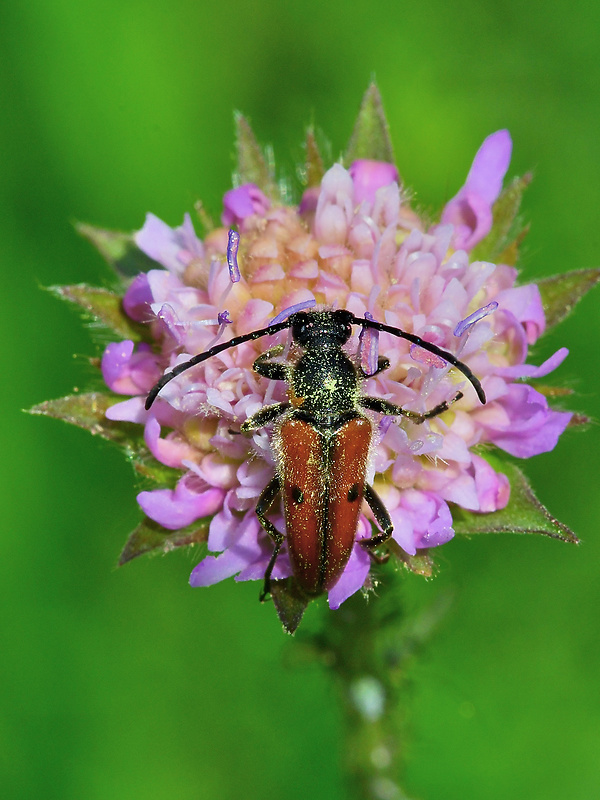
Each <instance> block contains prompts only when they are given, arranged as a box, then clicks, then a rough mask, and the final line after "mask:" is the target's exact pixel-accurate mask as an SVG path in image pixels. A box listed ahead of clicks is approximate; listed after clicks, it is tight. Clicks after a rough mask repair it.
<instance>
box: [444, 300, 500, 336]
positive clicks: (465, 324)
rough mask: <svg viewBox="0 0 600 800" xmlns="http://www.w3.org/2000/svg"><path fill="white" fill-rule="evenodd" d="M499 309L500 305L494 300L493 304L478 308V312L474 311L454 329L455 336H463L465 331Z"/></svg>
mask: <svg viewBox="0 0 600 800" xmlns="http://www.w3.org/2000/svg"><path fill="white" fill-rule="evenodd" d="M497 308H498V303H497V302H496V301H495V300H492V302H491V303H488V304H487V306H483V308H478V309H477V311H474V312H473V313H472V314H469V316H468V317H466V318H465V319H463V320H462V322H459V323H458V325H457V326H456V328H455V329H454V335H455V336H462V335H463V333H464V332H465V331H467V330H468V329H469V328H472V327H473V325H475V323H476V322H479V320H481V319H483V318H484V317H487V315H488V314H491V313H492V311H495V310H496V309H497Z"/></svg>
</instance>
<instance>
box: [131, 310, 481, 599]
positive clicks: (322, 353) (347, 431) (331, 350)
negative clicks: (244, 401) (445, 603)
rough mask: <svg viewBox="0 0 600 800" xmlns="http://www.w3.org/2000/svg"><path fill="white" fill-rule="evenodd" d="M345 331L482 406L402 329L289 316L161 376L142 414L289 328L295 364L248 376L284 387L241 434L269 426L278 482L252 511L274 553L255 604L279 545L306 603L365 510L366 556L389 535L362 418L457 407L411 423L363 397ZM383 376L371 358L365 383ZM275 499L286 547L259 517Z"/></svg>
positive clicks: (324, 583)
mask: <svg viewBox="0 0 600 800" xmlns="http://www.w3.org/2000/svg"><path fill="white" fill-rule="evenodd" d="M352 325H359V326H362V328H363V329H366V328H371V329H373V330H375V331H381V332H385V333H390V334H392V335H393V336H398V337H399V338H401V339H407V340H408V341H409V342H412V343H413V344H415V345H418V346H419V347H422V348H423V349H425V350H427V351H429V352H430V353H433V354H434V355H436V356H439V357H441V358H442V359H444V361H446V362H447V363H448V364H450V365H452V366H453V367H456V368H457V369H459V370H460V371H461V372H462V373H463V375H465V377H466V378H468V379H469V381H470V382H471V383H472V385H473V387H474V388H475V391H476V392H477V396H478V397H479V399H480V401H481V402H482V403H485V393H484V391H483V388H482V386H481V384H480V382H479V381H478V379H477V378H476V377H475V375H473V373H472V372H471V370H470V369H469V367H467V366H466V365H465V364H463V363H462V362H460V361H459V360H458V359H457V358H456V356H454V355H452V353H449V352H447V351H446V350H442V349H441V348H439V347H437V346H436V345H434V344H431V342H427V341H425V340H423V339H421V338H420V337H419V336H415V335H414V334H411V333H407V332H406V331H403V330H401V329H400V328H393V327H391V326H389V325H384V324H383V323H381V322H377V321H375V320H372V319H368V318H366V317H365V318H364V319H361V318H359V317H355V316H354V314H352V313H351V312H350V311H346V310H344V309H339V310H336V311H332V310H324V311H314V310H310V311H297V312H295V313H292V314H291V315H290V316H289V317H288V318H287V319H285V320H284V321H281V322H276V323H275V324H271V325H269V326H267V327H266V328H261V329H259V330H256V331H252V332H251V333H246V334H244V335H243V336H236V337H234V338H233V339H231V340H230V341H228V342H223V343H222V344H218V345H215V346H214V347H211V348H210V349H209V350H207V351H206V352H204V353H200V354H199V355H196V356H194V357H193V358H192V359H190V360H189V361H186V362H185V363H183V364H178V365H177V366H176V367H175V368H174V369H173V370H172V371H171V372H168V373H166V374H165V375H163V377H162V378H161V379H160V380H159V381H158V383H157V384H156V385H155V386H154V387H153V389H152V390H151V391H150V393H149V394H148V398H147V400H146V408H147V409H149V408H150V406H151V405H152V403H153V402H154V400H155V399H156V396H157V395H158V393H159V392H160V390H161V389H162V388H163V386H165V384H167V383H168V382H169V381H171V380H173V378H175V377H177V375H180V374H181V373H182V372H183V371H184V370H187V369H189V368H190V367H193V366H195V365H196V364H199V363H201V362H202V361H205V360H206V359H208V358H212V357H213V356H216V355H217V354H218V353H222V352H223V351H224V350H227V349H229V348H230V347H237V345H239V344H242V343H243V342H247V341H250V340H252V339H259V338H260V337H262V336H268V335H272V334H275V333H278V332H279V331H282V330H284V329H286V328H291V333H292V338H293V340H294V342H296V344H298V345H299V346H300V347H301V348H302V349H303V351H304V352H303V353H302V354H301V356H300V358H299V359H298V361H297V362H296V363H295V364H293V365H291V364H285V363H280V362H277V361H274V360H273V358H275V357H276V356H278V355H280V354H281V352H282V351H283V349H284V348H283V345H278V346H276V347H274V348H272V349H271V350H268V351H267V352H265V353H263V354H262V355H260V356H259V357H258V358H257V359H256V361H255V362H254V370H255V371H256V372H257V373H258V374H259V375H262V376H263V377H265V378H269V379H271V380H275V381H285V382H286V383H287V384H288V397H289V401H288V402H285V403H275V404H274V405H269V406H264V407H263V408H262V409H260V411H258V412H257V413H256V414H254V415H252V416H251V417H249V418H248V419H247V420H246V421H245V422H244V423H243V424H242V426H241V430H242V432H244V433H247V432H250V431H254V430H258V429H260V428H263V427H265V426H266V425H268V424H269V423H272V422H274V423H275V430H274V434H273V439H272V448H273V453H274V456H275V461H276V474H275V477H274V478H272V480H271V481H270V482H269V483H268V484H267V486H266V487H265V489H264V490H263V492H262V493H261V495H260V497H259V500H258V503H257V506H256V514H257V516H258V519H259V520H260V524H261V525H262V527H263V528H264V530H265V531H266V532H267V533H268V534H269V536H270V537H271V539H272V540H273V543H274V549H273V555H272V556H271V559H270V561H269V565H268V567H267V569H266V572H265V578H264V585H263V589H262V592H261V595H260V600H261V601H263V600H264V599H265V598H266V596H267V595H268V594H269V593H270V585H271V574H272V572H273V567H274V566H275V561H276V560H277V556H278V554H279V551H280V550H281V546H282V544H283V542H284V538H285V539H286V540H287V544H288V549H289V554H290V559H291V563H292V567H293V572H294V576H295V579H296V583H297V585H298V586H299V587H300V589H301V590H302V591H303V592H304V594H305V595H306V596H307V597H314V596H316V595H318V594H321V592H323V591H326V590H328V589H330V588H331V587H332V586H333V585H334V584H335V582H336V581H337V580H338V578H339V577H340V576H341V574H342V572H343V571H344V568H345V566H346V564H347V563H348V559H349V558H350V553H351V551H352V547H353V545H354V540H355V537H356V530H357V527H358V518H359V513H360V507H361V504H362V501H363V500H365V501H366V502H367V504H368V505H369V507H370V508H371V511H372V512H373V515H374V517H375V520H376V521H377V523H378V525H379V527H380V529H381V532H380V533H378V534H376V535H374V536H372V537H371V538H369V539H362V540H361V545H362V546H363V547H364V548H365V549H366V550H367V551H368V552H369V553H371V554H373V551H374V549H375V548H376V547H378V546H379V545H381V544H383V543H384V542H385V541H387V539H389V538H390V536H391V535H392V530H393V526H392V520H391V518H390V515H389V513H388V511H387V510H386V508H385V506H384V504H383V502H382V501H381V499H380V498H379V496H378V495H377V493H376V492H375V491H374V489H373V487H372V486H370V485H369V484H368V483H366V481H365V474H366V469H367V459H368V454H369V446H370V443H371V439H372V436H373V429H372V423H371V421H370V419H369V418H368V417H367V415H366V414H365V413H364V411H365V410H366V411H374V412H376V413H378V414H384V415H386V416H391V417H395V416H403V417H407V418H408V419H410V420H412V421H413V422H415V423H421V422H424V421H425V420H426V419H431V418H432V417H435V416H437V415H438V414H441V413H443V412H444V411H446V410H447V409H448V408H449V406H450V405H451V404H452V403H454V402H455V401H456V400H459V399H460V398H461V397H462V392H458V393H457V394H456V395H455V396H454V397H453V398H452V399H451V400H450V401H445V402H443V403H440V404H439V405H437V406H435V408H432V409H431V410H430V411H427V412H426V413H424V414H419V413H417V412H415V411H409V410H407V409H404V408H402V407H400V406H397V405H395V404H394V403H390V402H389V401H387V400H383V399H381V398H378V397H366V396H364V395H362V393H361V390H360V386H361V382H362V381H363V380H364V379H366V378H368V377H372V376H371V375H367V374H366V373H365V372H364V370H363V369H362V367H360V366H357V365H356V364H355V363H354V362H353V361H352V360H351V359H350V358H349V357H348V355H347V354H346V353H345V352H344V351H343V350H342V346H343V345H344V344H345V343H346V342H347V341H348V339H349V338H350V336H351V334H352ZM388 366H389V361H388V359H387V358H382V357H379V359H378V364H377V368H376V371H375V372H374V373H373V374H374V375H377V374H378V373H380V372H382V371H383V370H384V369H386V368H387V367H388ZM280 494H282V495H283V505H284V515H285V528H286V535H285V537H284V535H283V533H281V532H280V531H278V530H277V528H275V526H274V525H273V523H272V522H271V521H270V520H269V519H268V518H267V516H266V515H267V513H268V511H269V509H270V508H271V506H272V505H273V503H274V501H275V499H276V498H277V497H278V496H279V495H280Z"/></svg>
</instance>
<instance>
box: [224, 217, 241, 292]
mask: <svg viewBox="0 0 600 800" xmlns="http://www.w3.org/2000/svg"><path fill="white" fill-rule="evenodd" d="M239 246H240V235H239V233H237V231H234V230H230V231H229V237H228V239H227V266H228V267H229V278H230V279H231V282H232V283H237V282H238V281H239V280H240V278H241V275H240V268H239V267H238V263H237V252H238V247H239Z"/></svg>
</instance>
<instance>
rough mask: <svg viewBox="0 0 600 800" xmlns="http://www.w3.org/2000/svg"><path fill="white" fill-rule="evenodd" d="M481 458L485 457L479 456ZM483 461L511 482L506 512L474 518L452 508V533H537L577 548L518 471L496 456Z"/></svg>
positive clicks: (576, 539) (575, 540) (486, 457)
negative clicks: (569, 543) (453, 531)
mask: <svg viewBox="0 0 600 800" xmlns="http://www.w3.org/2000/svg"><path fill="white" fill-rule="evenodd" d="M480 455H482V456H483V455H484V454H483V453H480ZM485 459H486V461H488V462H489V463H490V464H491V466H492V467H493V468H494V469H495V470H496V471H497V472H502V473H504V474H505V475H506V476H507V477H508V480H509V481H510V500H509V501H508V505H507V506H506V508H503V509H502V510H500V511H494V512H492V513H491V514H476V513H474V512H471V511H466V510H465V509H462V508H458V507H457V506H455V507H454V508H453V509H452V518H453V520H454V524H453V527H454V530H455V532H456V533H457V534H460V535H471V534H475V533H540V534H543V535H544V536H551V537H552V538H553V539H562V541H563V542H571V543H572V544H579V539H578V538H577V536H575V534H574V533H573V531H572V530H570V529H569V528H568V527H567V526H566V525H563V523H562V522H559V521H558V520H557V519H555V518H554V517H553V516H552V514H551V513H550V512H549V511H548V509H547V508H545V506H543V505H542V503H540V501H539V500H538V499H537V497H536V496H535V494H534V492H533V489H532V488H531V486H530V484H529V481H528V480H527V478H526V477H525V475H524V474H523V473H522V472H521V470H520V469H519V468H518V467H517V466H516V464H513V463H512V462H510V461H505V460H504V459H502V458H501V457H500V456H499V455H492V454H490V453H487V452H486V453H485Z"/></svg>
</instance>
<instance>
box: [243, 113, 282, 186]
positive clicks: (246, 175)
mask: <svg viewBox="0 0 600 800" xmlns="http://www.w3.org/2000/svg"><path fill="white" fill-rule="evenodd" d="M234 120H235V128H236V139H235V146H236V151H237V165H236V173H237V177H238V180H239V182H240V184H244V183H254V184H256V185H257V186H258V188H259V189H262V191H263V192H264V193H265V194H266V195H267V197H270V198H271V199H272V200H278V199H279V190H278V188H277V185H276V183H275V179H274V169H273V163H272V158H267V157H265V154H264V153H263V151H262V149H261V147H260V145H259V143H258V141H257V139H256V136H255V135H254V131H253V130H252V128H251V127H250V123H249V122H248V120H247V119H246V117H244V116H243V115H242V114H240V113H239V112H236V114H235V116H234Z"/></svg>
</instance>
